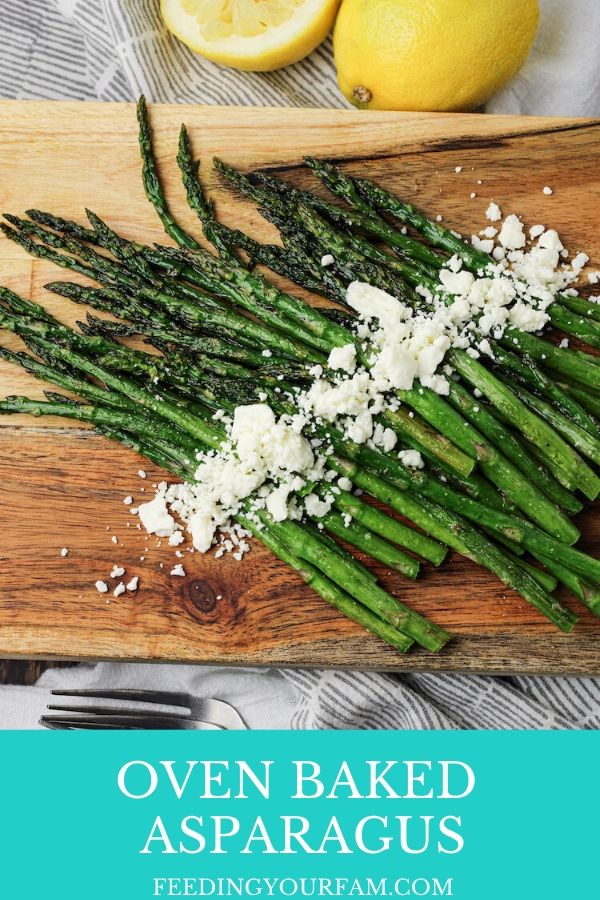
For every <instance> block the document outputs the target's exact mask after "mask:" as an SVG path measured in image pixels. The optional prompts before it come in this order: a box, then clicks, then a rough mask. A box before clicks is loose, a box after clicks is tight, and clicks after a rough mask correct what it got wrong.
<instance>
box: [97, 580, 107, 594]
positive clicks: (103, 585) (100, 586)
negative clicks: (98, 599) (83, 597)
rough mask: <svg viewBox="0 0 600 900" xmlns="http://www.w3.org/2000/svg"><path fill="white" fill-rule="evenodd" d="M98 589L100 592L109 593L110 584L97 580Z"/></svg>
mask: <svg viewBox="0 0 600 900" xmlns="http://www.w3.org/2000/svg"><path fill="white" fill-rule="evenodd" d="M96 590H97V591H98V593H99V594H107V593H108V585H107V583H106V582H105V581H97V582H96Z"/></svg>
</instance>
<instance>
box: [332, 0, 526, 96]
mask: <svg viewBox="0 0 600 900" xmlns="http://www.w3.org/2000/svg"><path fill="white" fill-rule="evenodd" d="M538 20H539V8H538V3H537V0H468V2H465V0H344V2H343V3H342V7H341V9H340V12H339V14H338V17H337V21H336V25H335V31H334V36H333V42H334V52H335V63H336V66H337V73H338V81H339V85H340V89H341V91H342V93H343V94H344V96H345V97H347V99H348V100H349V101H350V102H351V103H354V105H355V106H358V107H360V108H363V109H402V110H440V111H443V110H468V109H473V108H475V107H476V106H479V105H480V104H481V103H485V101H486V100H487V99H488V98H489V97H490V96H491V95H492V94H493V93H494V92H495V91H497V90H498V88H499V87H501V86H502V85H503V84H504V83H505V82H506V81H508V79H509V78H511V76H512V75H514V74H515V72H517V70H518V69H519V68H520V66H521V65H522V64H523V62H524V60H525V59H526V57H527V54H528V53H529V49H530V47H531V44H532V41H533V38H534V36H535V32H536V29H537V25H538Z"/></svg>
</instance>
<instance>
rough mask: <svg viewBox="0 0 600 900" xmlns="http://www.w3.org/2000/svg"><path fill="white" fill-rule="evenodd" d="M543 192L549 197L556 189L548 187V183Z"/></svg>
mask: <svg viewBox="0 0 600 900" xmlns="http://www.w3.org/2000/svg"><path fill="white" fill-rule="evenodd" d="M543 193H544V194H546V196H547V197H549V196H550V194H553V193H554V191H553V190H552V188H551V187H548V185H546V187H545V188H544V190H543Z"/></svg>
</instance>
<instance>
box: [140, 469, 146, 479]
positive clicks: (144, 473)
mask: <svg viewBox="0 0 600 900" xmlns="http://www.w3.org/2000/svg"><path fill="white" fill-rule="evenodd" d="M138 475H139V476H140V478H147V477H148V476H147V475H146V472H145V471H144V469H138Z"/></svg>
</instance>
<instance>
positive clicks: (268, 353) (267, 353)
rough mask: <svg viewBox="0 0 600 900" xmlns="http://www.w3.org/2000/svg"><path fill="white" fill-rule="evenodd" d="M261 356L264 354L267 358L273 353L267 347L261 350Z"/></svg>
mask: <svg viewBox="0 0 600 900" xmlns="http://www.w3.org/2000/svg"><path fill="white" fill-rule="evenodd" d="M261 356H265V357H266V358H267V359H268V358H269V357H270V356H273V354H272V352H271V351H270V350H269V349H268V348H267V349H266V350H263V351H262V353H261Z"/></svg>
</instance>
